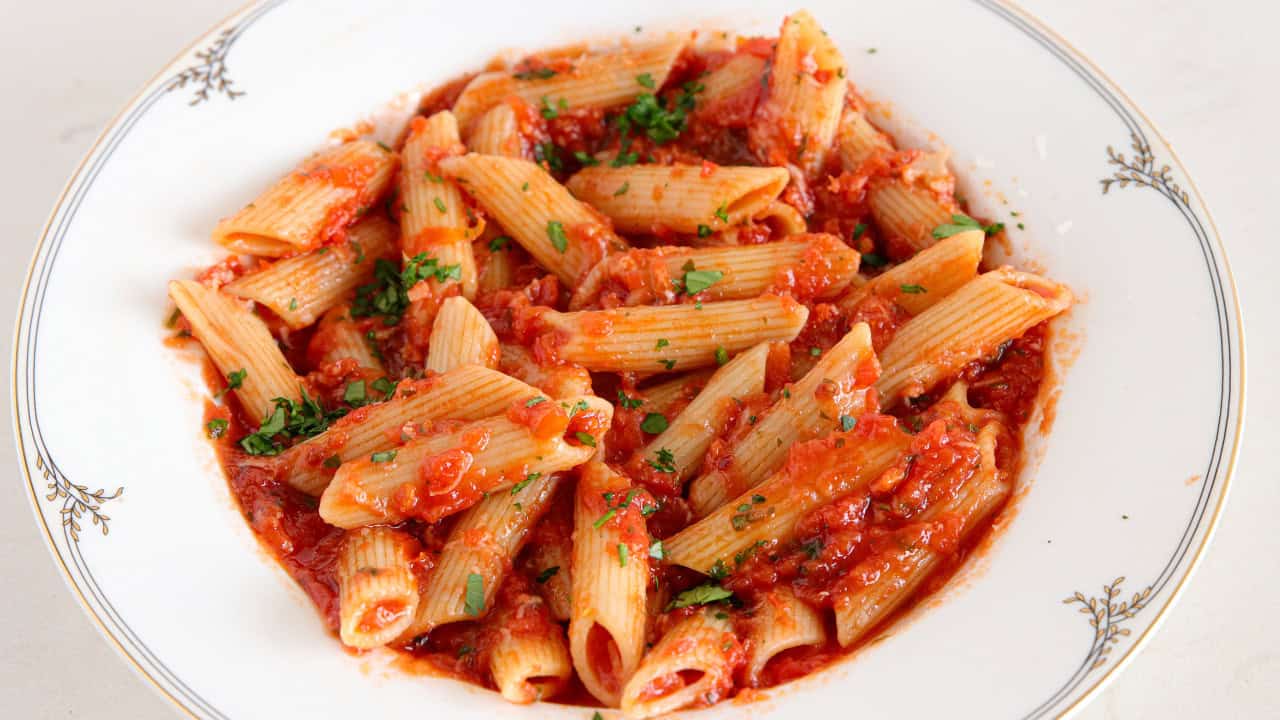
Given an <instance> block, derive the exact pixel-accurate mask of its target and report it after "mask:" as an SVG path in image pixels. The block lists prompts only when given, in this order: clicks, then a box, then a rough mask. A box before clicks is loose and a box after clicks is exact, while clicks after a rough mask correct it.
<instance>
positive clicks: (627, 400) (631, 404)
mask: <svg viewBox="0 0 1280 720" xmlns="http://www.w3.org/2000/svg"><path fill="white" fill-rule="evenodd" d="M618 404H619V405H621V406H622V407H623V408H625V409H627V410H635V409H636V408H638V407H640V406H641V405H643V404H644V401H643V400H641V399H639V398H633V397H631V396H630V395H627V394H626V393H625V392H623V391H621V390H619V391H618Z"/></svg>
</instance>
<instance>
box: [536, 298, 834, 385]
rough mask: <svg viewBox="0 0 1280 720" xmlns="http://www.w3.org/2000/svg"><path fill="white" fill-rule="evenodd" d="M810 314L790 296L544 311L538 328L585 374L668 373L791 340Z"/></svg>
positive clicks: (563, 356)
mask: <svg viewBox="0 0 1280 720" xmlns="http://www.w3.org/2000/svg"><path fill="white" fill-rule="evenodd" d="M808 317H809V310H808V308H806V307H805V306H803V305H801V304H800V303H798V302H796V301H794V300H792V299H791V298H789V297H785V296H777V295H764V296H761V297H758V298H755V299H754V300H729V301H725V302H709V303H705V304H704V303H696V304H682V305H667V306H664V307H631V308H618V309H614V310H584V311H580V312H569V313H556V312H548V313H545V314H544V315H543V316H542V322H543V323H544V325H545V326H546V328H547V329H548V330H550V331H552V332H559V333H561V334H562V340H563V342H562V343H561V344H560V345H559V346H558V347H557V348H556V350H557V352H558V353H559V357H560V359H562V360H566V361H568V362H574V363H578V364H579V365H581V366H583V367H585V368H587V369H588V370H597V371H613V372H627V371H633V372H645V373H654V372H672V371H675V370H682V371H683V370H691V369H695V368H701V367H708V366H712V365H715V364H716V358H717V356H720V357H723V355H724V354H726V353H727V354H729V355H733V354H734V353H737V352H738V351H740V350H745V349H747V348H749V347H751V346H753V345H758V344H760V343H762V342H770V341H774V340H783V341H788V342H789V341H791V340H793V339H795V337H796V335H797V334H799V332H800V329H801V328H803V327H804V323H805V320H807V319H808Z"/></svg>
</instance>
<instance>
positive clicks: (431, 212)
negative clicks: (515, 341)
mask: <svg viewBox="0 0 1280 720" xmlns="http://www.w3.org/2000/svg"><path fill="white" fill-rule="evenodd" d="M464 151H465V148H463V146H462V141H461V140H460V139H459V137H458V123H457V120H455V119H454V117H453V113H451V112H449V111H448V110H445V111H443V112H438V113H436V114H435V115H432V116H431V117H429V118H423V117H415V118H414V119H413V123H412V124H411V125H410V128H409V137H408V138H407V139H406V140H405V142H404V147H403V148H402V149H401V151H400V157H401V171H400V202H401V209H402V212H401V215H400V227H401V230H402V231H403V235H404V237H403V240H402V245H403V252H404V257H405V258H406V259H409V258H413V257H415V256H417V255H419V254H420V253H425V254H427V256H429V257H435V258H436V259H437V262H438V263H439V264H440V266H442V267H450V266H453V265H457V266H458V272H457V280H456V282H457V283H459V284H461V286H462V294H463V295H464V296H465V297H467V298H473V297H475V294H476V261H475V258H474V257H473V256H472V254H471V241H472V240H475V239H476V238H477V237H479V236H480V233H481V232H483V231H484V221H482V220H480V219H479V218H478V217H477V216H476V214H475V213H474V212H473V211H472V210H471V208H470V207H468V206H467V204H466V202H465V201H464V200H463V198H462V192H461V191H459V190H458V186H457V184H456V183H454V182H453V181H452V180H449V179H446V178H444V177H443V176H442V175H441V174H440V168H439V167H438V164H439V162H440V160H442V159H444V158H446V157H451V156H454V155H461V154H462V153H463V152H464ZM431 282H432V286H433V287H436V286H439V285H445V284H448V283H451V282H455V281H454V280H446V281H444V282H440V281H438V280H435V279H432V280H431ZM436 294H437V295H438V294H441V293H440V292H437V293H436Z"/></svg>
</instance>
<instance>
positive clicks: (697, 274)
mask: <svg viewBox="0 0 1280 720" xmlns="http://www.w3.org/2000/svg"><path fill="white" fill-rule="evenodd" d="M683 270H684V276H683V277H682V278H681V279H680V280H679V281H676V282H678V283H679V286H680V287H681V288H683V290H684V293H685V294H686V295H697V294H698V293H700V292H702V291H703V290H706V289H707V288H709V287H711V286H712V285H715V284H716V283H718V282H720V281H721V280H723V279H724V273H722V272H720V271H719V270H696V269H694V266H693V262H692V261H690V262H688V263H685V266H684V268H683Z"/></svg>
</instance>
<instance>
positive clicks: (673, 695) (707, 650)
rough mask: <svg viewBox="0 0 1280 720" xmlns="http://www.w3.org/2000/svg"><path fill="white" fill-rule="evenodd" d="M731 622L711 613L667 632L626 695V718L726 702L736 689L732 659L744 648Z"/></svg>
mask: <svg viewBox="0 0 1280 720" xmlns="http://www.w3.org/2000/svg"><path fill="white" fill-rule="evenodd" d="M728 618H729V615H728V614H727V613H725V612H723V611H719V610H716V609H714V608H706V609H702V610H698V611H696V612H694V613H693V614H691V615H689V616H688V617H686V618H685V619H683V620H681V621H680V622H679V623H677V624H676V625H675V627H673V628H671V629H670V630H668V631H667V633H666V634H665V635H663V636H662V639H661V640H659V641H658V644H657V645H654V647H653V649H652V650H650V651H649V652H648V653H647V654H646V655H645V656H644V662H642V663H641V664H640V668H639V669H638V670H636V673H635V675H633V676H631V680H630V682H628V683H627V686H626V688H625V689H624V690H623V692H622V714H623V715H625V716H626V717H628V718H633V719H635V718H650V717H656V716H658V715H665V714H667V713H670V712H674V711H676V710H679V709H681V708H684V707H689V706H691V705H701V704H707V705H714V704H715V703H716V702H719V701H720V700H721V699H723V698H724V696H725V695H726V694H727V692H728V691H729V690H731V689H732V688H733V671H734V665H735V663H734V661H733V658H734V657H735V655H736V654H737V653H739V652H741V647H742V646H741V644H740V643H739V641H738V639H737V638H736V637H735V635H734V632H733V627H732V625H730V623H729V619H728Z"/></svg>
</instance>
